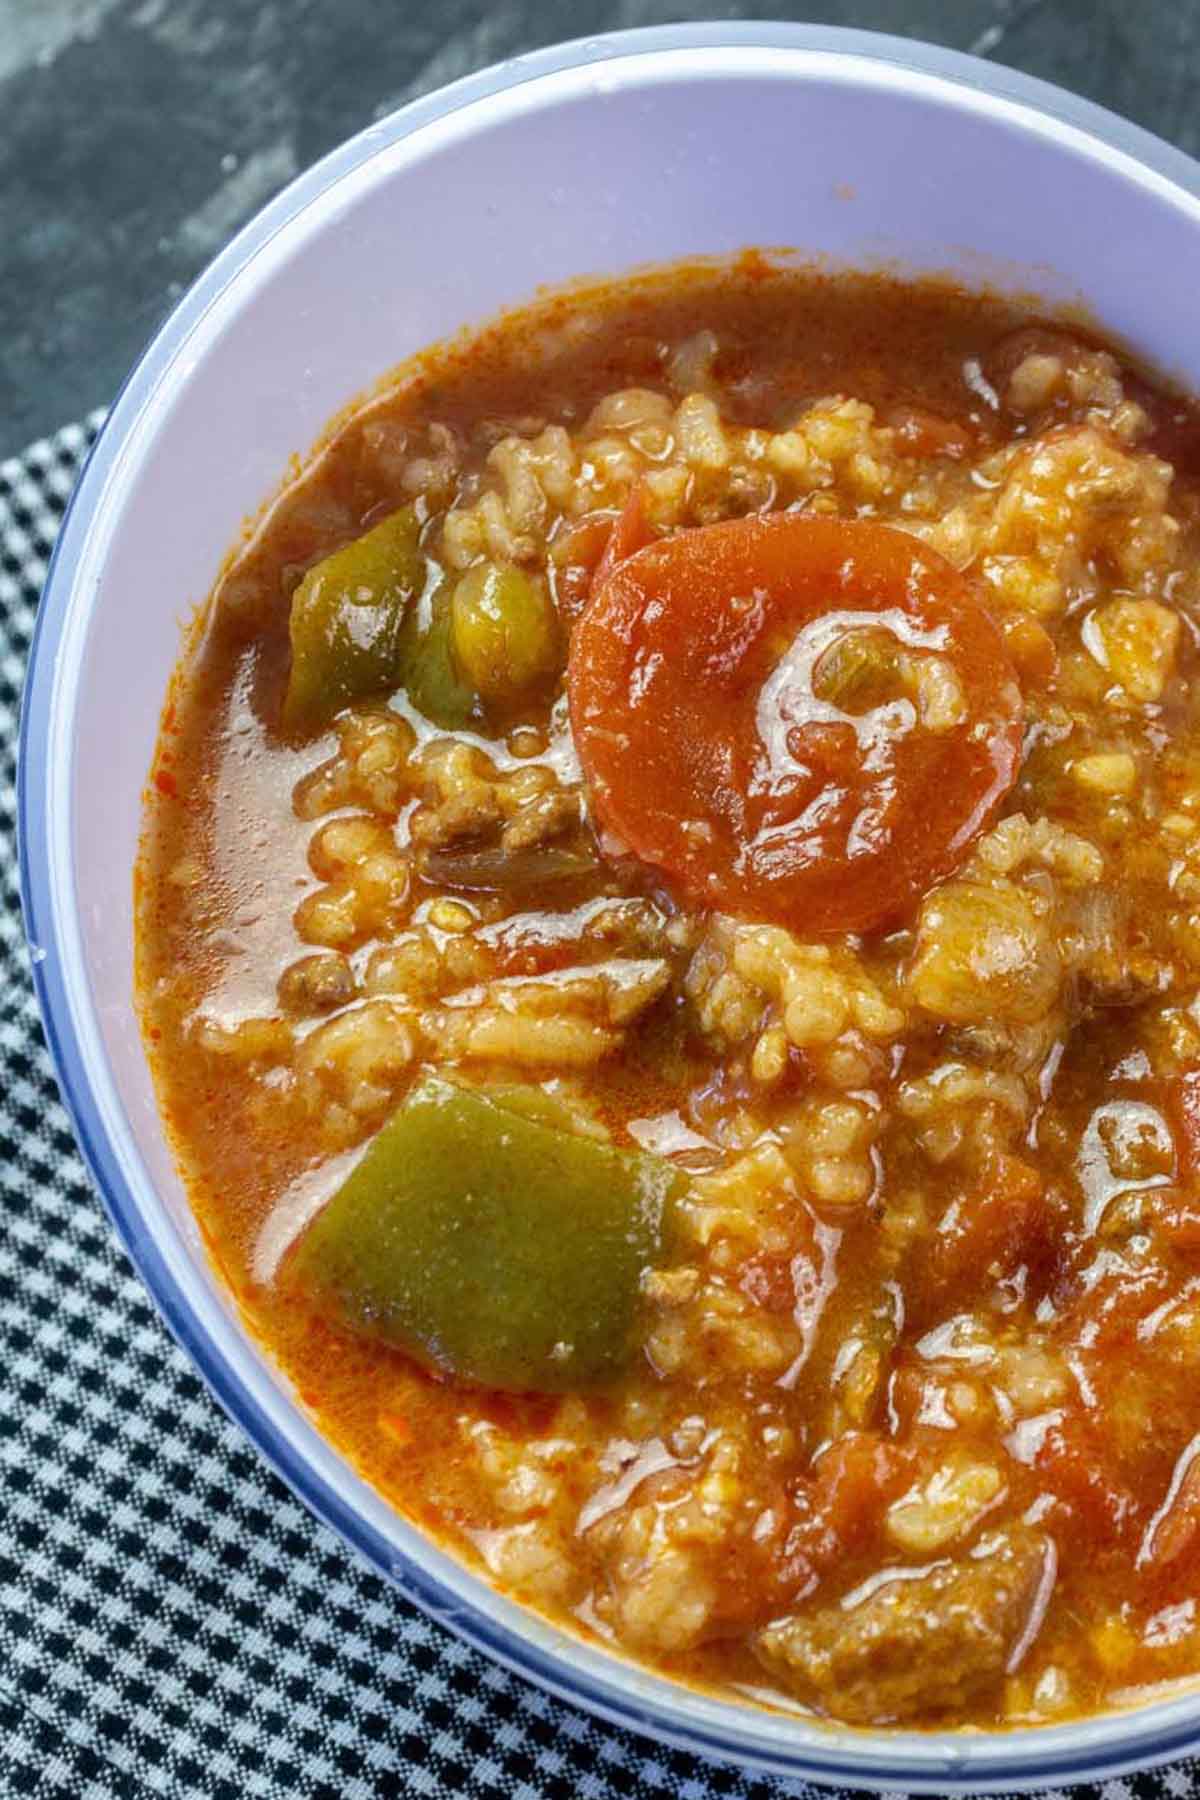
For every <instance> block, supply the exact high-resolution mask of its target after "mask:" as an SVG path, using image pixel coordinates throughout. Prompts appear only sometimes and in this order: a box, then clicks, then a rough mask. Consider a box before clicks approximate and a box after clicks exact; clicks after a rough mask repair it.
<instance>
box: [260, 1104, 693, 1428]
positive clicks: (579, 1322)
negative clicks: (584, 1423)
mask: <svg viewBox="0 0 1200 1800" xmlns="http://www.w3.org/2000/svg"><path fill="white" fill-rule="evenodd" d="M534 1100H536V1101H540V1102H543V1104H540V1105H539V1104H531V1101H534ZM553 1121H554V1113H553V1103H552V1102H547V1101H546V1097H545V1096H543V1095H541V1094H540V1093H539V1094H537V1095H536V1096H530V1097H529V1098H528V1099H527V1098H525V1097H524V1096H522V1095H521V1094H520V1093H519V1092H513V1091H507V1092H506V1091H505V1090H492V1091H490V1092H482V1091H479V1090H477V1089H471V1088H465V1087H461V1086H459V1085H458V1084H457V1083H456V1082H450V1081H446V1080H444V1079H443V1078H442V1077H440V1076H435V1075H429V1076H426V1077H425V1078H424V1079H423V1080H421V1081H420V1082H419V1083H418V1085H417V1086H416V1088H415V1089H414V1090H413V1091H412V1092H411V1093H410V1094H409V1096H408V1098H407V1099H406V1100H405V1101H403V1102H402V1103H401V1105H400V1106H399V1107H398V1108H397V1110H396V1111H395V1112H394V1113H393V1114H392V1116H391V1118H390V1119H389V1121H388V1123H387V1124H386V1125H385V1126H384V1127H383V1129H382V1130H381V1131H380V1132H379V1134H378V1136H377V1137H375V1138H374V1139H373V1140H372V1142H371V1144H370V1145H369V1146H368V1148H367V1150H366V1152H365V1154H364V1155H363V1157H362V1159H361V1161H360V1162H359V1163H358V1164H357V1166H356V1167H355V1168H354V1170H353V1172H352V1173H351V1174H350V1176H349V1177H348V1179H347V1180H346V1181H345V1182H344V1183H343V1185H342V1187H341V1188H339V1190H338V1191H337V1193H336V1194H335V1195H334V1196H333V1198H332V1200H330V1201H329V1202H328V1204H327V1205H326V1206H325V1207H324V1209H323V1210H322V1211H321V1212H320V1213H319V1214H318V1215H317V1217H316V1219H315V1220H314V1221H313V1223H312V1224H311V1225H310V1226H309V1227H308V1229H307V1231H306V1232H305V1234H304V1236H303V1237H302V1238H301V1239H300V1241H299V1244H298V1245H297V1247H296V1249H295V1251H294V1252H293V1262H292V1270H293V1273H294V1276H295V1278H296V1279H297V1280H298V1281H300V1282H301V1283H302V1284H303V1285H304V1286H305V1287H307V1288H308V1289H309V1290H310V1291H311V1292H315V1293H317V1294H318V1295H319V1296H321V1297H322V1299H324V1300H325V1301H326V1302H327V1303H328V1304H329V1305H330V1306H331V1307H332V1308H333V1310H335V1311H336V1313H337V1314H338V1315H339V1316H340V1317H341V1319H342V1320H343V1322H345V1323H346V1324H348V1325H351V1326H353V1327H355V1328H356V1329H358V1330H361V1331H363V1332H365V1333H367V1334H369V1335H371V1336H374V1337H378V1338H381V1339H382V1340H383V1341H384V1342H386V1343H389V1344H394V1345H396V1346H398V1347H399V1348H401V1349H403V1350H405V1351H407V1352H408V1353H409V1354H410V1355H412V1356H414V1357H415V1358H417V1360H418V1361H421V1362H423V1363H425V1364H427V1365H432V1366H434V1367H436V1368H438V1369H442V1370H446V1371H448V1372H449V1373H450V1374H452V1375H455V1376H458V1377H460V1378H462V1379H464V1380H468V1381H474V1382H478V1383H480V1384H481V1385H483V1386H485V1387H492V1388H503V1389H507V1390H509V1391H512V1392H515V1393H525V1392H533V1393H558V1392H564V1391H569V1390H573V1389H578V1388H583V1387H589V1386H594V1385H596V1384H597V1383H601V1382H604V1381H606V1380H609V1379H611V1378H613V1377H615V1376H616V1375H618V1374H619V1373H620V1372H621V1370H622V1368H623V1367H624V1366H625V1365H626V1364H627V1363H628V1361H629V1359H630V1358H631V1357H632V1356H633V1355H634V1353H635V1351H636V1348H637V1341H638V1339H637V1326H638V1315H639V1310H640V1307H639V1301H640V1283H641V1277H642V1274H643V1272H644V1271H645V1270H646V1269H647V1268H650V1267H652V1266H653V1265H654V1264H655V1263H656V1262H658V1261H659V1260H661V1257H662V1253H663V1248H664V1242H665V1240H666V1238H667V1236H668V1234H669V1229H670V1213H671V1206H672V1202H673V1201H674V1199H675V1198H676V1196H677V1194H678V1193H679V1191H680V1190H681V1189H682V1188H683V1187H684V1186H685V1184H686V1179H685V1177H684V1176H682V1175H681V1174H680V1172H679V1171H678V1170H676V1169H675V1168H673V1167H672V1166H671V1164H670V1163H668V1162H666V1161H664V1160H663V1159H662V1158H660V1157H655V1156H648V1155H645V1154H644V1153H642V1152H640V1151H626V1150H619V1149H616V1148H615V1147H614V1146H612V1145H611V1144H606V1143H601V1142H598V1141H597V1140H595V1139H593V1138H585V1137H580V1136H578V1135H576V1134H575V1133H573V1132H570V1131H566V1130H563V1129H561V1128H560V1127H559V1126H558V1125H556V1124H555V1123H554V1122H553Z"/></svg>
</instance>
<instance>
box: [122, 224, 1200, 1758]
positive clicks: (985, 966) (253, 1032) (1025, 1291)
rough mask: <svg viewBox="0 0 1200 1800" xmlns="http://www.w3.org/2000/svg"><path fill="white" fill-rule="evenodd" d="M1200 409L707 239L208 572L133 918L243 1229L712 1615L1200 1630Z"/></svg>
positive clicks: (797, 1630)
mask: <svg viewBox="0 0 1200 1800" xmlns="http://www.w3.org/2000/svg"><path fill="white" fill-rule="evenodd" d="M1197 423H1198V415H1197V413H1196V411H1195V410H1194V408H1193V407H1192V405H1191V403H1190V402H1189V401H1185V400H1182V399H1180V398H1179V397H1177V396H1175V395H1172V394H1169V393H1167V392H1164V391H1160V390H1159V389H1157V388H1156V387H1155V386H1154V384H1153V383H1152V382H1151V381H1150V380H1149V379H1148V378H1147V376H1146V375H1145V374H1144V373H1143V372H1141V371H1139V370H1138V369H1136V368H1135V367H1132V366H1130V364H1129V363H1128V362H1127V361H1125V360H1123V358H1122V356H1121V354H1120V353H1119V352H1118V351H1116V350H1114V349H1113V348H1112V347H1109V346H1106V345H1105V344H1104V343H1102V342H1101V341H1100V340H1099V339H1097V338H1096V337H1095V336H1094V335H1093V334H1092V333H1091V332H1090V331H1084V330H1081V329H1076V328H1074V327H1068V326H1066V325H1064V324H1062V323H1060V322H1054V321H1046V320H1043V319H1040V318H1038V317H1037V316H1034V315H1031V314H1029V313H1028V312H1024V311H1022V309H1021V308H1020V307H1019V306H1018V305H1016V304H1015V303H1012V302H1008V301H1003V300H1001V299H998V298H996V297H994V296H987V295H982V294H972V293H968V292H964V291H961V290H959V289H957V288H954V287H952V286H950V285H948V284H941V283H937V282H926V283H907V284H906V283H904V282H901V281H898V280H893V279H890V278H886V277H883V276H879V275H871V276H868V275H851V274H836V275H831V274H819V273H813V272H803V271H798V270H795V269H790V270H785V269H781V268H777V267H772V266H770V265H769V264H768V263H767V262H766V261H765V260H764V259H762V258H761V257H759V256H757V255H754V254H749V255H747V256H745V257H743V258H742V259H741V260H740V261H739V262H738V263H737V264H736V265H732V266H728V267H722V268H714V267H689V268H680V269H675V270H673V271H664V272H660V273H658V274H656V275H652V276H647V277H644V278H639V279H637V280H632V281H627V282H622V283H612V284H607V285H601V286H594V287H592V288H589V289H580V290H578V291H577V292H575V293H573V294H571V295H568V296H565V297H563V296H560V297H558V298H556V299H552V300H547V301H543V302H540V303H538V304H537V305H535V306H533V307H531V308H529V309H528V310H526V311H524V312H521V313H517V314H513V315H510V316H508V317H506V318H504V319H502V320H501V321H500V322H499V323H497V324H495V325H494V326H492V327H489V328H488V329H486V330H484V331H482V332H481V333H479V334H477V335H475V336H474V337H472V338H471V339H470V340H469V341H462V342H459V343H455V344H452V345H450V346H448V347H445V348H443V349H441V350H438V351H434V352H430V353H429V354H428V355H427V356H426V357H424V358H421V359H418V360H417V361H416V362H414V363H412V364H410V365H408V366H406V367H405V368H404V369H402V370H401V371H400V372H399V373H398V375H397V376H396V378H395V380H394V381H393V382H392V383H390V384H389V385H388V387H387V388H386V389H385V390H383V391H381V392H380V393H379V394H378V395H376V396H375V397H373V398H371V399H370V400H369V401H366V402H364V403H362V404H361V405H360V406H358V407H357V408H355V409H354V410H352V411H351V412H350V413H349V414H348V415H346V416H345V417H344V418H343V419H342V421H341V422H340V423H339V424H338V425H337V426H336V427H335V428H334V429H332V430H331V433H330V435H329V436H328V438H327V440H326V441H325V443H324V444H323V446H322V447H321V448H320V449H319V451H318V452H317V453H316V454H315V455H314V456H313V457H312V458H311V459H310V461H309V462H308V464H307V465H306V466H305V467H304V468H303V469H301V470H300V471H299V472H298V473H296V474H295V475H294V476H293V477H292V478H291V479H289V480H288V482H287V483H286V484H285V486H284V487H283V489H282V490H281V492H280V494H279V496H278V497H277V499H276V500H275V501H274V502H273V504H272V505H271V507H270V508H269V509H268V510H267V512H266V513H265V514H264V516H263V517H262V519H261V520H260V521H259V522H258V524H257V526H256V527H255V529H254V530H253V532H252V533H251V534H250V535H249V536H248V538H247V540H246V541H245V543H244V544H243V545H242V546H241V548H240V549H238V550H237V552H236V553H235V554H234V556H233V557H232V559H231V561H230V563H229V565H228V566H227V568H226V570H225V572H224V574H223V576H222V578H221V580H220V582H219V584H218V586H217V588H216V590H215V592H214V594H213V595H212V597H211V600H210V602H209V604H208V605H207V607H206V608H205V609H204V611H203V614H202V616H201V618H200V620H199V621H198V624H197V628H196V630H195V631H194V633H193V636H192V640H191V642H190V644H189V647H188V650H187V653H186V655H185V657H184V659H183V662H182V664H181V667H180V669H179V672H178V674H177V677H176V680H175V682H174V685H173V688H172V692H171V695H170V697H169V701H168V705H167V708H166V711H165V713H164V717H163V723H162V731H161V736H160V740H159V744H158V749H157V753H156V759H155V764H154V768H153V771H152V778H151V781H150V784H149V786H148V789H147V799H146V822H145V835H144V842H143V852H142V857H141V861H140V864H139V868H138V871H137V883H138V921H139V923H138V943H137V966H138V984H139V1004H140V1008H141V1014H142V1018H143V1022H144V1029H145V1034H146V1040H147V1045H148V1050H149V1054H150V1057H151V1061H152V1064H153V1067H154V1072H155V1077H156V1081H157V1085H158V1092H159V1096H160V1101H161V1105H162V1109H163V1113H164V1116H165V1118H166V1120H167V1123H168V1127H169V1129H170V1132H171V1134H172V1139H173V1142H174V1145H175V1147H176V1151H177V1154H178V1157H179V1160H180V1163H181V1166H182V1168H183V1170H184V1173H185V1176H186V1180H187V1183H188V1187H189V1191H190V1194H191V1198H192V1202H193V1205H194V1208H195V1211H196V1214H197V1217H198V1219H199V1221H200V1223H201V1226H202V1228H203V1231H204V1233H205V1237H206V1241H207V1242H208V1244H209V1246H210V1249H211V1253H212V1255H213V1257H214V1259H215V1261H216V1263H217V1265H218V1266H219V1268H220V1270H221V1271H222V1273H223V1275H224V1278H225V1279H226V1281H227V1282H228V1284H229V1286H230V1288H231V1289H232V1291H233V1293H234V1294H235V1295H236V1298H237V1301H238V1303H239V1305H240V1307H241V1309H242V1312H243V1314H244V1316H245V1318H246V1320H247V1322H248V1324H249V1326H250V1328H251V1329H252V1330H253V1331H254V1333H255V1334H256V1335H257V1336H258V1338H259V1339H260V1340H261V1341H262V1342H263V1343H264V1344H265V1345H266V1347H267V1348H268V1350H269V1352H270V1353H271V1355H272V1356H273V1357H274V1359H275V1360H276V1361H277V1363H278V1364H279V1366H280V1367H281V1368H282V1369H283V1370H284V1371H285V1372H286V1374H287V1376H288V1377H289V1378H290V1380H291V1382H292V1383H293V1384H294V1387H295V1390H296V1392H297V1393H298V1395H299V1396H300V1399H301V1401H302V1402H303V1404H304V1406H305V1407H306V1408H307V1409H308V1411H309V1412H310V1414H311V1415H312V1417H313V1418H314V1419H315V1421H316V1422H317V1424H318V1425H319V1427H320V1429H321V1430H322V1431H323V1432H324V1434H325V1435H326V1436H327V1437H328V1439H329V1440H330V1441H331V1442H332V1443H334V1444H335V1445H336V1446H337V1447H338V1448H339V1450H340V1451H342V1452H343V1453H344V1454H345V1455H346V1456H347V1457H348V1458H349V1459H350V1461H351V1462H352V1463H353V1464H354V1465H355V1466H356V1467H357V1468H358V1469H359V1470H360V1471H361V1472H362V1473H363V1474H364V1475H365V1476H366V1477H367V1478H368V1479H369V1480H370V1481H371V1482H372V1483H373V1484H374V1485H375V1487H376V1488H377V1489H378V1490H379V1491H380V1492H381V1493H382V1494H384V1495H385V1496H386V1497H387V1498H388V1499H389V1500H390V1501H391V1502H392V1503H393V1504H394V1505H395V1506H396V1507H397V1508H398V1509H399V1510H400V1511H402V1512H403V1513H404V1514H406V1515H407V1516H409V1517H410V1518H412V1519H413V1520H415V1521H416V1522H417V1523H418V1524H419V1525H421V1526H422V1527H423V1528H424V1529H426V1530H427V1531H429V1532H430V1533H432V1534H434V1535H435V1536H437V1537H438V1539H439V1540H440V1541H442V1542H444V1543H447V1544H448V1545H450V1546H451V1547H452V1548H453V1549H455V1550H456V1551H457V1552H458V1553H459V1554H460V1555H462V1556H464V1557H465V1558H467V1559H468V1560H469V1561H470V1562H472V1563H473V1564H474V1565H475V1566H477V1567H479V1568H481V1569H483V1570H484V1571H486V1573H487V1575H488V1576H489V1578H490V1579H491V1580H492V1581H494V1582H495V1583H496V1584H498V1585H499V1586H501V1587H502V1588H504V1589H505V1590H506V1591H508V1592H510V1593H512V1594H513V1595H514V1596H516V1597H517V1598H519V1599H521V1600H522V1601H524V1602H525V1603H527V1604H528V1605H530V1606H532V1607H535V1608H537V1609H538V1610H540V1611H541V1612H543V1613H545V1614H547V1615H549V1616H550V1617H552V1618H555V1619H558V1620H560V1621H567V1622H570V1623H571V1624H572V1625H573V1627H574V1628H575V1629H577V1630H580V1631H583V1632H584V1633H586V1634H589V1635H591V1636H593V1637H595V1638H598V1639H600V1640H602V1641H605V1642H608V1643H609V1644H611V1645H612V1646H614V1647H615V1648H617V1649H619V1650H621V1651H623V1652H625V1653H628V1654H631V1655H633V1656H636V1657H638V1658H640V1659H642V1660H643V1661H645V1662H647V1663H648V1664H650V1665H652V1666H654V1667H656V1668H658V1669H659V1670H661V1671H664V1672H666V1673H667V1674H669V1675H672V1676H674V1677H676V1678H679V1679H682V1680H686V1681H689V1682H692V1683H699V1684H703V1685H705V1686H708V1687H710V1688H718V1689H721V1690H723V1691H726V1692H729V1691H734V1692H736V1693H739V1694H741V1695H743V1696H748V1697H752V1698H754V1699H757V1700H759V1701H762V1702H765V1703H767V1704H776V1705H790V1706H800V1707H802V1708H804V1709H807V1710H809V1711H811V1712H812V1713H814V1714H816V1715H817V1716H825V1717H832V1718H835V1719H839V1720H845V1721H849V1722H851V1723H854V1724H860V1725H873V1726H874V1725H886V1724H889V1723H897V1724H902V1725H906V1726H913V1725H916V1726H922V1725H940V1726H945V1725H947V1724H950V1725H955V1724H962V1725H968V1724H969V1725H975V1726H995V1725H998V1724H999V1725H1024V1724H1030V1723H1040V1722H1049V1721H1052V1720H1056V1719H1061V1718H1063V1717H1067V1716H1072V1715H1078V1714H1081V1713H1086V1712H1090V1711H1095V1710H1097V1709H1100V1708H1103V1707H1105V1706H1109V1705H1114V1704H1122V1703H1125V1702H1128V1701H1129V1700H1130V1699H1132V1698H1135V1697H1137V1696H1138V1695H1141V1694H1144V1693H1145V1692H1146V1691H1148V1690H1149V1689H1152V1688H1154V1687H1155V1686H1157V1685H1158V1684H1161V1683H1164V1682H1170V1681H1173V1680H1177V1679H1179V1678H1182V1677H1187V1676H1193V1675H1196V1674H1197V1673H1198V1672H1200V1619H1198V1618H1197V1616H1196V1588H1197V1580H1198V1578H1200V1454H1198V1453H1200V1383H1198V1382H1197V1379H1196V1374H1197V1367H1198V1365H1200V1196H1198V1195H1197V1186H1196V1178H1197V1168H1198V1165H1200V1074H1198V1073H1197V1070H1198V1069H1200V1055H1198V1051H1200V1001H1198V994H1200V697H1198V696H1197V691H1196V686H1195V680H1194V677H1195V672H1196V661H1197V649H1196V618H1197V606H1198V602H1200V584H1198V577H1200V561H1198V559H1197V551H1198V543H1200V541H1198V539H1197V517H1198V513H1197V501H1198V495H1200V482H1198V476H1200V458H1198V456H1197V449H1198V446H1200V436H1198V432H1197Z"/></svg>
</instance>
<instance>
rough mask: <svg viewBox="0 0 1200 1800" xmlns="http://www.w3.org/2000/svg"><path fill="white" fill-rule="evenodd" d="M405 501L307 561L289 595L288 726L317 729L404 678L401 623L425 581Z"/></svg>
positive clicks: (299, 730)
mask: <svg viewBox="0 0 1200 1800" xmlns="http://www.w3.org/2000/svg"><path fill="white" fill-rule="evenodd" d="M419 532H420V526H419V524H418V522H417V515H416V513H415V512H414V511H413V509H412V507H411V506H406V507H403V508H402V509H401V510H400V511H399V512H394V513H391V514H390V515H389V516H388V517H387V518H386V519H383V520H381V521H380V523H379V524H378V525H376V526H374V527H373V528H372V529H371V530H370V531H368V532H367V533H366V535H365V536H364V537H360V538H356V539H355V540H354V542H353V543H352V544H346V545H345V546H344V547H343V548H342V549H341V550H335V551H334V553H333V555H332V556H327V557H326V558H325V559H324V561H323V562H319V563H316V564H315V565H314V567H313V568H311V569H309V570H308V572H307V574H306V575H305V577H304V579H303V580H302V581H301V583H300V585H299V587H298V588H297V589H296V592H295V594H294V595H293V597H292V615H291V627H290V629H291V639H292V668H291V674H290V675H289V677H288V685H287V693H286V695H285V696H284V702H283V725H284V730H285V731H287V732H289V733H295V734H299V733H307V732H315V731H321V730H323V729H324V727H325V726H326V725H328V723H329V721H330V720H331V719H332V718H333V716H334V714H335V713H338V712H340V711H341V709H342V707H344V706H348V705H350V703H351V702H352V701H355V700H366V699H370V698H371V697H372V696H373V695H376V694H385V693H387V692H388V691H389V690H390V689H392V688H395V687H397V686H398V685H399V684H400V682H401V680H402V679H403V674H404V669H403V647H404V646H403V640H404V626H405V621H406V619H407V618H408V616H409V614H410V612H411V611H412V610H413V602H414V601H415V600H416V599H417V597H418V596H419V595H420V593H421V591H422V589H423V588H424V586H425V580H426V569H425V559H424V557H423V556H422V555H421V552H420V548H419V545H418V536H419Z"/></svg>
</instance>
